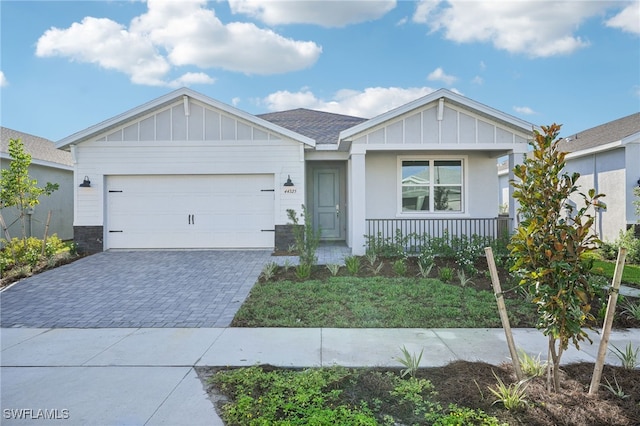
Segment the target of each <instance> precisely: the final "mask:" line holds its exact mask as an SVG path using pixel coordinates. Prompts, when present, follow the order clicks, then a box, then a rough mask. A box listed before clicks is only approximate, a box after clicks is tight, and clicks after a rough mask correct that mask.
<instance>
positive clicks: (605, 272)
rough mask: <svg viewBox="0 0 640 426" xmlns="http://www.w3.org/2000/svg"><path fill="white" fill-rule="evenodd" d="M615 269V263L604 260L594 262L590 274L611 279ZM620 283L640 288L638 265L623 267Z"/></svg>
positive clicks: (639, 268)
mask: <svg viewBox="0 0 640 426" xmlns="http://www.w3.org/2000/svg"><path fill="white" fill-rule="evenodd" d="M615 269H616V264H615V262H607V261H604V260H594V261H593V269H591V272H592V273H594V274H596V275H602V276H603V277H607V278H610V279H611V278H613V273H614V271H615ZM622 282H623V283H626V284H635V285H637V286H640V266H638V265H629V264H626V265H624V269H623V271H622Z"/></svg>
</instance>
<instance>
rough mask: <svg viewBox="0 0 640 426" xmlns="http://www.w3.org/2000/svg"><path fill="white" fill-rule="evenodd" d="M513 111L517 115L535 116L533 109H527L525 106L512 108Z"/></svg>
mask: <svg viewBox="0 0 640 426" xmlns="http://www.w3.org/2000/svg"><path fill="white" fill-rule="evenodd" d="M513 110H514V111H515V112H517V113H519V114H524V115H533V114H536V112H535V111H534V110H533V109H531V108H529V107H527V106H514V107H513Z"/></svg>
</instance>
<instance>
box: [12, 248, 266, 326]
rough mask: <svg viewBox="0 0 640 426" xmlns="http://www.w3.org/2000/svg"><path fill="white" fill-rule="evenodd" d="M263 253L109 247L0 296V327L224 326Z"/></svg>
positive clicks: (261, 262)
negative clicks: (115, 249) (133, 249)
mask: <svg viewBox="0 0 640 426" xmlns="http://www.w3.org/2000/svg"><path fill="white" fill-rule="evenodd" d="M269 260H270V253H269V252H268V251H260V250H256V251H251V250H246V251H217V250H204V251H109V252H104V253H98V254H95V255H93V256H89V257H86V258H83V259H80V260H78V261H76V262H73V263H71V264H69V265H65V266H61V267H59V268H56V269H52V270H49V271H46V272H44V273H42V274H39V275H36V276H34V277H31V278H28V279H25V280H23V281H22V282H20V283H18V284H17V285H14V286H13V287H11V288H9V289H8V290H5V291H3V292H2V293H1V294H0V305H1V306H0V325H2V327H45V328H49V327H80V328H103V327H226V326H228V325H229V324H230V323H231V320H232V319H233V316H234V315H235V313H236V311H237V310H238V308H239V307H240V305H241V304H242V302H243V301H244V300H245V298H246V296H247V294H248V293H249V291H250V290H251V287H252V286H253V284H254V283H255V282H256V280H257V278H258V276H259V274H260V271H261V270H262V267H263V265H264V264H265V263H267V262H269Z"/></svg>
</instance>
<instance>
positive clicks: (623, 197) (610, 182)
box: [559, 112, 640, 241]
mask: <svg viewBox="0 0 640 426" xmlns="http://www.w3.org/2000/svg"><path fill="white" fill-rule="evenodd" d="M559 146H560V149H562V150H563V151H565V152H568V153H569V154H567V157H566V160H567V165H566V171H567V172H569V173H574V172H578V173H580V179H579V180H578V185H580V186H581V187H582V188H581V189H582V190H583V191H586V190H588V189H589V188H595V190H596V191H597V192H598V193H603V194H605V195H606V196H605V198H604V199H603V201H604V202H605V203H606V204H607V208H606V210H603V209H599V210H598V211H597V212H596V225H595V227H596V231H597V232H598V234H599V235H600V238H601V239H603V240H606V241H614V240H615V239H616V238H618V235H619V233H620V231H623V230H626V229H628V228H630V227H632V226H638V220H640V217H639V216H637V215H636V213H635V206H634V205H633V201H634V199H635V197H634V194H633V188H634V187H637V186H638V185H640V112H639V113H635V114H631V115H629V116H627V117H623V118H620V119H618V120H614V121H611V122H608V123H605V124H602V125H600V126H596V127H593V128H591V129H588V130H585V131H582V132H579V133H576V134H575V135H572V136H569V137H567V138H565V139H564V140H563V141H561V142H560V145H559Z"/></svg>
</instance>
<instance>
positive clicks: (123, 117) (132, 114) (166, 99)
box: [55, 87, 316, 149]
mask: <svg viewBox="0 0 640 426" xmlns="http://www.w3.org/2000/svg"><path fill="white" fill-rule="evenodd" d="M181 96H188V97H191V98H193V99H196V100H198V101H200V102H202V103H205V104H208V105H211V106H213V107H214V108H217V109H220V110H223V111H225V112H227V113H229V114H231V115H235V116H238V117H240V118H242V119H244V120H246V121H249V122H251V123H253V124H256V125H258V126H261V127H264V128H266V129H267V130H269V131H271V132H273V133H277V134H280V135H282V136H286V137H288V138H291V139H294V140H296V141H298V142H301V143H303V144H305V145H308V146H310V147H315V145H316V142H315V140H314V139H311V138H309V137H306V136H303V135H301V134H299V133H296V132H292V131H291V130H288V129H285V128H284V127H280V126H278V125H276V124H273V123H271V122H269V121H266V120H264V119H262V118H259V117H256V116H255V115H252V114H249V113H247V112H244V111H242V110H240V109H238V108H235V107H233V106H231V105H228V104H225V103H223V102H220V101H217V100H215V99H213V98H210V97H208V96H205V95H203V94H201V93H198V92H196V91H194V90H191V89H188V88H186V87H183V88H180V89H177V90H174V91H173V92H170V93H167V94H166V95H163V96H160V97H159V98H156V99H154V100H152V101H149V102H147V103H145V104H142V105H140V106H138V107H135V108H133V109H130V110H129V111H126V112H124V113H122V114H119V115H116V116H115V117H112V118H110V119H108V120H105V121H103V122H101V123H98V124H96V125H94V126H91V127H88V128H86V129H84V130H81V131H79V132H76V133H74V134H72V135H70V136H68V137H66V138H64V139H61V140H59V141H58V142H56V143H55V146H56V148H58V149H66V148H68V147H69V146H70V145H74V144H78V143H82V142H84V141H86V140H88V139H90V138H92V137H94V136H95V135H97V134H99V133H103V132H105V131H107V130H108V129H110V128H114V127H117V126H119V125H121V124H122V123H124V122H126V121H128V120H132V119H134V118H136V117H138V116H142V115H144V114H147V113H149V112H151V111H153V110H156V109H160V108H162V107H164V106H166V105H168V104H170V103H172V102H174V101H175V100H176V99H177V98H179V97H181Z"/></svg>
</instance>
